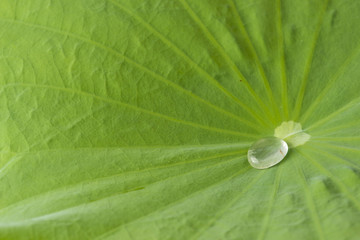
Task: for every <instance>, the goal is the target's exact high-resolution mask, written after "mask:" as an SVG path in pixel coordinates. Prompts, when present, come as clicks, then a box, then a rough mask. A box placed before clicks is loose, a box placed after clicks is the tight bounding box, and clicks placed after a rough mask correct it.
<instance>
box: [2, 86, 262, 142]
mask: <svg viewBox="0 0 360 240" xmlns="http://www.w3.org/2000/svg"><path fill="white" fill-rule="evenodd" d="M10 86H12V87H17V86H18V87H32V88H48V89H52V90H57V91H63V92H68V93H73V94H79V95H83V96H87V97H92V98H94V99H97V100H99V101H103V102H107V103H110V104H115V105H118V106H122V107H126V108H129V109H132V110H135V111H138V112H142V113H145V114H148V115H151V116H155V117H158V118H163V119H165V120H168V121H171V122H175V123H178V124H182V125H187V126H191V127H194V128H199V129H204V130H208V131H213V132H219V133H222V134H227V135H235V136H243V137H248V138H254V139H255V138H257V137H258V136H257V135H253V134H247V133H241V132H237V131H232V130H227V129H222V128H214V127H209V126H205V125H202V124H199V123H195V122H190V121H186V120H182V119H178V118H174V117H170V116H168V115H164V114H161V113H158V112H154V111H150V110H147V109H144V108H140V107H137V106H134V105H131V104H128V103H124V102H121V101H118V100H114V99H110V98H106V97H101V96H98V95H95V94H93V93H89V92H85V91H81V90H75V89H72V88H65V87H58V86H52V85H43V84H26V83H12V84H7V85H4V86H3V87H10Z"/></svg>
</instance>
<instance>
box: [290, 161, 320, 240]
mask: <svg viewBox="0 0 360 240" xmlns="http://www.w3.org/2000/svg"><path fill="white" fill-rule="evenodd" d="M293 163H294V165H295V168H296V170H297V172H298V173H299V178H300V179H301V183H302V185H303V187H304V190H305V198H306V204H307V206H308V209H309V212H310V215H311V218H312V221H313V222H314V225H315V229H316V232H317V234H318V237H319V238H318V239H322V240H324V239H326V238H325V234H324V230H323V227H322V225H321V223H320V217H319V213H318V211H317V210H316V205H315V203H314V199H313V198H312V197H311V192H310V190H309V187H308V184H307V181H306V177H305V174H304V170H303V169H302V168H301V167H299V166H298V164H297V163H296V161H294V162H293Z"/></svg>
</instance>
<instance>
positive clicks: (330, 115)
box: [304, 97, 360, 131]
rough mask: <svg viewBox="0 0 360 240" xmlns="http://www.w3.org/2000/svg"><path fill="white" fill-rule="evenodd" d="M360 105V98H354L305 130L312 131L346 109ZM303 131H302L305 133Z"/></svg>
mask: <svg viewBox="0 0 360 240" xmlns="http://www.w3.org/2000/svg"><path fill="white" fill-rule="evenodd" d="M359 103H360V97H358V98H355V99H354V100H352V101H350V102H349V103H347V104H345V105H344V106H342V107H341V108H339V109H338V110H336V111H335V112H333V113H331V114H329V115H328V116H326V117H324V118H322V119H320V120H319V121H317V122H315V123H313V124H312V125H310V126H309V127H307V128H306V130H309V129H313V128H315V127H317V126H319V125H322V124H324V123H326V122H328V121H329V120H331V119H332V118H334V117H336V116H337V115H339V114H340V113H342V112H345V111H347V110H348V109H351V108H352V107H354V106H356V105H358V104H359ZM306 130H304V131H306Z"/></svg>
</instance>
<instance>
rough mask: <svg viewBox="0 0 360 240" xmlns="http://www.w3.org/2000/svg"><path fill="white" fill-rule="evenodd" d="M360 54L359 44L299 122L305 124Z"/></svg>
mask: <svg viewBox="0 0 360 240" xmlns="http://www.w3.org/2000/svg"><path fill="white" fill-rule="evenodd" d="M359 53H360V44H359V45H358V46H357V47H356V48H355V50H354V51H352V53H351V54H350V56H349V57H348V58H347V59H346V60H345V61H344V63H343V64H342V65H341V66H340V67H339V69H338V70H337V71H336V73H335V74H334V75H333V77H331V78H330V81H329V82H328V83H327V84H326V86H325V88H323V89H322V91H321V92H320V93H319V94H318V95H317V98H316V99H315V100H314V101H313V102H312V104H311V105H310V107H309V108H308V109H307V110H306V112H305V113H304V115H303V117H302V118H301V122H305V121H307V120H308V118H309V117H310V116H311V115H312V114H313V113H314V112H315V110H316V107H317V106H319V104H320V103H321V102H322V100H323V99H324V97H325V96H326V94H327V93H328V92H329V91H330V90H331V89H332V87H333V86H334V84H335V83H336V80H338V79H339V78H340V76H341V75H343V74H344V73H345V71H346V69H347V68H348V67H349V65H351V63H352V61H353V60H354V59H355V58H356V57H357V56H358V55H359Z"/></svg>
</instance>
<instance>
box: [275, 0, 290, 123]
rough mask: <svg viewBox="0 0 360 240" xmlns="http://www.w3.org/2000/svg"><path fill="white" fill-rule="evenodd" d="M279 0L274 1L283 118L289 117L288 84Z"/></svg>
mask: <svg viewBox="0 0 360 240" xmlns="http://www.w3.org/2000/svg"><path fill="white" fill-rule="evenodd" d="M281 9H282V8H281V0H277V1H276V10H277V22H276V25H277V35H278V39H279V41H280V42H279V52H280V53H279V55H280V71H281V90H282V92H281V100H282V105H283V117H284V118H285V119H288V118H289V104H288V101H289V100H288V86H287V75H286V61H285V59H286V56H285V49H284V45H285V42H284V33H283V26H282V11H281Z"/></svg>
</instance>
